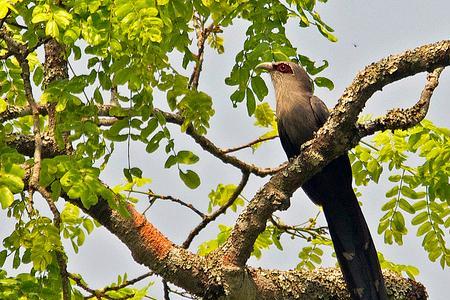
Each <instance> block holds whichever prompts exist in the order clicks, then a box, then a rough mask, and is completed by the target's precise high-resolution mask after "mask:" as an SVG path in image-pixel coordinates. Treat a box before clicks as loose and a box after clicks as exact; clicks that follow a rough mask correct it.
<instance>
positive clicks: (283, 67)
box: [275, 63, 293, 74]
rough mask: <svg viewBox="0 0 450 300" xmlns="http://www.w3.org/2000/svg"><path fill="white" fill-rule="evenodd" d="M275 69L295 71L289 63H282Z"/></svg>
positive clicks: (286, 71)
mask: <svg viewBox="0 0 450 300" xmlns="http://www.w3.org/2000/svg"><path fill="white" fill-rule="evenodd" d="M275 69H276V70H277V71H278V72H281V73H291V74H292V73H293V72H292V69H291V67H290V66H289V65H288V64H285V63H280V64H277V65H276V66H275Z"/></svg>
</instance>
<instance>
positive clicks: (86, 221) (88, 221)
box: [83, 219, 94, 233]
mask: <svg viewBox="0 0 450 300" xmlns="http://www.w3.org/2000/svg"><path fill="white" fill-rule="evenodd" d="M83 227H84V229H86V231H87V232H88V233H91V232H92V231H93V230H94V222H92V220H91V219H83Z"/></svg>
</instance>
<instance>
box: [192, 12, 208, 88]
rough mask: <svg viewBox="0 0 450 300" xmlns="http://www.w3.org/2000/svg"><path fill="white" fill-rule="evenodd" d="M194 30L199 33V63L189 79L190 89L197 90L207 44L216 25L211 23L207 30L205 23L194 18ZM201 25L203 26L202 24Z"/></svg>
mask: <svg viewBox="0 0 450 300" xmlns="http://www.w3.org/2000/svg"><path fill="white" fill-rule="evenodd" d="M193 22H194V28H195V31H196V33H197V47H198V51H197V62H196V64H195V67H194V71H193V72H192V75H191V78H190V79H189V84H188V88H189V89H193V90H197V88H198V83H199V79H200V73H201V71H202V66H203V60H204V53H205V42H206V40H207V38H208V36H209V34H210V33H211V32H212V30H213V28H214V23H211V25H209V26H208V27H207V28H205V27H204V22H200V20H199V17H197V16H194V17H193ZM200 23H201V24H200Z"/></svg>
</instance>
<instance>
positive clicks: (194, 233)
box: [181, 172, 250, 249]
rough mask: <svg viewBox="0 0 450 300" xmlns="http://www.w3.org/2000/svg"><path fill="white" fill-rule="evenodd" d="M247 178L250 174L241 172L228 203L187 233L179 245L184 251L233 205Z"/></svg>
mask: <svg viewBox="0 0 450 300" xmlns="http://www.w3.org/2000/svg"><path fill="white" fill-rule="evenodd" d="M249 177H250V173H249V172H243V173H242V178H241V182H239V185H238V186H237V187H236V189H235V190H234V192H233V194H232V195H231V197H230V199H228V201H227V202H226V203H225V204H224V205H222V206H221V207H220V208H218V209H217V210H216V211H214V212H213V213H211V214H209V215H207V216H205V217H204V218H203V221H201V222H200V224H198V225H197V226H196V227H195V228H194V229H193V230H192V231H191V232H190V233H189V236H188V237H187V238H186V240H185V241H184V242H183V244H182V245H181V246H182V247H183V248H186V249H187V248H189V246H190V245H191V243H192V240H193V239H194V238H195V237H196V236H197V235H198V234H199V233H200V231H202V230H203V229H204V228H205V227H206V226H207V225H208V224H209V223H211V222H212V221H214V220H215V219H217V217H218V216H220V215H221V214H223V213H225V211H226V210H227V209H228V208H229V207H230V206H231V205H232V204H233V203H234V201H235V200H236V199H237V197H239V195H240V194H241V192H242V190H243V189H244V187H245V186H246V184H247V182H248V179H249Z"/></svg>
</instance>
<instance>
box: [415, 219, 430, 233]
mask: <svg viewBox="0 0 450 300" xmlns="http://www.w3.org/2000/svg"><path fill="white" fill-rule="evenodd" d="M430 229H431V223H430V222H425V223H423V224H422V225H420V227H419V229H417V236H421V235H424V234H425V233H427V232H428V231H430Z"/></svg>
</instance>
